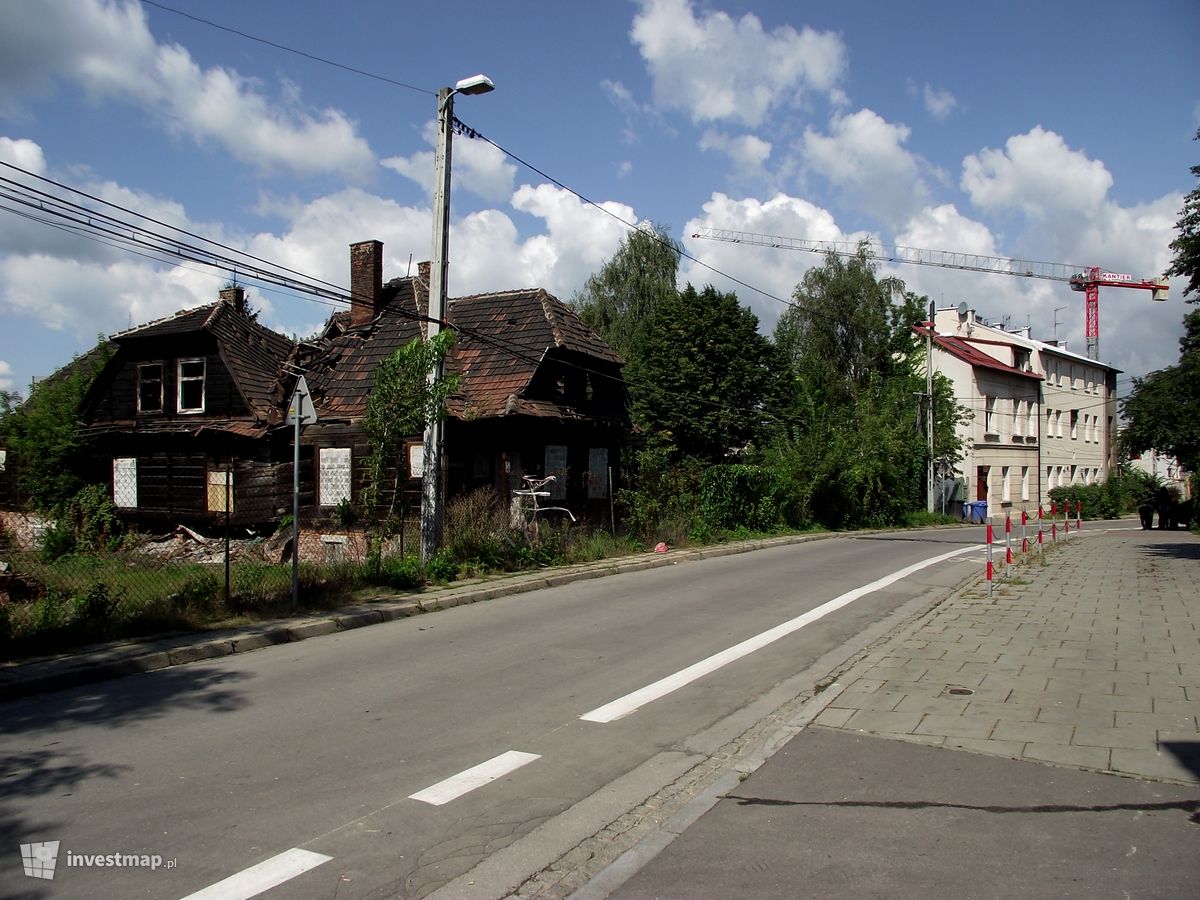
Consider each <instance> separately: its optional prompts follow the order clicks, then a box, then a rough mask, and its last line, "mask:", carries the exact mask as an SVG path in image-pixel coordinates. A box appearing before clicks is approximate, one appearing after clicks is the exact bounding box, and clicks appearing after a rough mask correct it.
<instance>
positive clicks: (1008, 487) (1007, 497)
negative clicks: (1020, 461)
mask: <svg viewBox="0 0 1200 900" xmlns="http://www.w3.org/2000/svg"><path fill="white" fill-rule="evenodd" d="M1000 473H1001V475H1002V476H1003V479H1004V482H1003V484H1004V488H1003V489H1004V502H1005V503H1008V502H1009V501H1011V500H1012V484H1011V480H1010V478H1009V471H1008V466H1004V467H1002V468H1001V469H1000Z"/></svg>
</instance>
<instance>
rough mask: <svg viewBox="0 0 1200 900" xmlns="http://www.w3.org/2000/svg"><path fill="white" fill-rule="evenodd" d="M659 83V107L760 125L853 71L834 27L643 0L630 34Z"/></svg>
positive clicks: (678, 1)
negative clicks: (768, 24)
mask: <svg viewBox="0 0 1200 900" xmlns="http://www.w3.org/2000/svg"><path fill="white" fill-rule="evenodd" d="M630 36H631V37H632V38H633V41H634V43H635V44H637V46H638V49H639V51H640V52H641V54H642V58H643V59H644V60H645V61H646V65H647V67H648V68H649V70H650V76H651V78H652V79H653V82H654V98H655V102H656V103H658V105H659V106H662V107H665V108H674V109H682V110H685V111H686V112H687V113H688V114H689V115H690V116H691V118H692V121H694V122H716V121H725V120H728V121H735V122H740V123H742V124H743V125H746V126H750V127H756V126H758V125H759V124H761V123H762V122H763V120H764V119H765V118H766V116H767V114H768V113H769V112H770V111H771V110H772V109H774V108H777V107H779V106H783V105H794V104H796V103H797V102H798V101H799V100H800V99H801V98H803V96H804V95H805V94H806V93H808V92H816V93H823V94H830V93H831V92H833V91H834V90H835V89H836V88H837V87H838V82H839V81H840V79H841V77H842V75H843V73H844V72H845V69H846V48H845V45H844V43H843V42H842V39H841V38H840V37H839V36H838V35H836V34H834V33H832V32H818V31H814V30H813V29H811V28H808V27H805V28H804V29H802V30H801V31H797V30H796V29H794V28H792V27H791V26H790V25H783V26H780V27H778V28H775V29H773V30H771V31H769V32H768V31H767V30H765V29H764V28H763V25H762V22H761V21H760V20H759V19H758V17H757V16H755V15H753V14H752V13H747V14H745V15H743V16H742V17H741V18H740V19H734V18H732V17H731V16H729V15H728V14H727V13H724V12H719V11H710V12H704V13H701V14H700V15H699V16H697V14H696V11H695V9H694V7H693V5H692V3H691V2H690V0H641V9H640V10H639V12H638V14H637V15H636V16H635V17H634V20H633V29H632V31H631V32H630Z"/></svg>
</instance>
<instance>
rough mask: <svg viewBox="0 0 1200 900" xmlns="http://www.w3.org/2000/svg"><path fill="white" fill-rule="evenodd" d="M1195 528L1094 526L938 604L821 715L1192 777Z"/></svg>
mask: <svg viewBox="0 0 1200 900" xmlns="http://www.w3.org/2000/svg"><path fill="white" fill-rule="evenodd" d="M1198 574H1200V538H1197V537H1196V536H1195V535H1192V534H1189V533H1187V532H1183V531H1142V530H1140V529H1134V528H1131V527H1128V526H1126V527H1115V528H1105V527H1103V525H1101V524H1097V525H1096V526H1095V527H1094V528H1093V529H1092V530H1091V531H1089V532H1085V533H1084V534H1081V535H1079V536H1076V537H1073V538H1072V539H1071V541H1070V542H1068V543H1059V544H1057V545H1055V546H1053V547H1051V548H1050V549H1049V550H1048V551H1047V552H1046V554H1045V557H1044V559H1039V558H1038V557H1037V556H1036V555H1035V556H1032V557H1030V559H1029V561H1028V562H1027V563H1026V564H1023V565H1019V566H1017V567H1016V568H1014V569H1013V573H1012V576H1011V577H1009V578H999V579H998V580H996V581H994V582H993V592H992V596H991V597H990V598H989V597H988V595H987V590H986V585H985V584H979V585H976V586H974V587H973V588H971V589H969V590H967V591H964V592H962V593H960V594H958V595H956V596H954V597H952V598H951V599H949V600H948V601H946V602H945V603H943V604H941V605H939V606H938V607H936V608H935V609H933V610H931V611H930V612H928V613H927V614H926V615H924V616H922V617H921V618H919V619H918V620H917V621H916V622H914V623H912V624H911V625H910V626H909V627H908V628H906V629H903V630H902V631H901V632H899V633H897V634H895V635H893V636H892V638H891V639H889V640H887V641H886V642H883V643H882V644H880V645H879V646H877V647H876V648H875V649H874V650H873V651H872V652H871V653H870V654H869V655H868V656H867V657H866V658H864V659H863V660H861V661H860V663H859V664H858V665H857V666H855V667H854V669H852V670H851V671H849V672H847V673H846V674H845V675H844V676H843V677H841V678H839V679H838V681H837V683H836V685H834V686H833V688H832V689H831V690H832V691H833V692H834V693H831V694H830V701H829V705H828V706H827V707H826V708H825V710H824V711H823V712H822V713H821V714H820V715H819V716H818V717H817V718H816V720H815V724H816V725H823V726H827V727H830V728H837V729H842V730H847V731H854V732H862V733H869V734H877V735H883V736H886V737H892V738H897V739H900V740H905V741H911V742H916V743H922V744H928V745H932V746H938V747H948V748H954V749H963V750H972V751H975V752H979V753H990V754H993V755H997V756H1005V757H1010V758H1014V759H1026V760H1037V761H1039V762H1044V763H1053V764H1061V765H1070V766H1078V767H1080V768H1085V769H1094V770H1097V771H1111V772H1121V773H1126V774H1130V775H1137V776H1142V777H1146V778H1155V779H1166V780H1172V781H1178V782H1181V783H1200V727H1198V726H1197V723H1198V722H1200V590H1198V589H1197V584H1196V580H1197V575H1198Z"/></svg>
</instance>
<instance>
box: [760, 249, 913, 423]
mask: <svg viewBox="0 0 1200 900" xmlns="http://www.w3.org/2000/svg"><path fill="white" fill-rule="evenodd" d="M792 300H793V305H792V306H790V307H789V308H788V309H787V310H786V311H785V312H784V313H783V315H782V316H780V319H779V322H778V324H777V325H776V328H775V343H776V345H777V346H778V347H779V348H780V349H781V350H782V351H783V352H784V354H785V355H786V356H787V357H788V359H789V360H790V361H791V363H792V368H793V370H794V371H795V373H796V375H797V376H798V377H799V378H800V379H802V380H803V381H804V382H805V385H806V387H807V389H808V390H810V391H812V392H813V393H815V394H817V395H820V396H821V397H823V398H825V399H826V400H828V401H837V402H842V401H849V400H853V399H854V398H856V397H857V396H858V395H859V394H860V393H861V392H862V391H863V390H864V389H865V388H866V387H867V386H868V385H869V384H870V383H871V382H872V381H873V380H875V379H877V378H878V377H879V376H880V375H881V374H882V373H883V372H884V371H885V370H886V369H887V368H888V366H889V364H890V362H891V360H892V358H893V355H894V353H895V352H896V351H902V350H903V349H904V347H903V346H897V341H898V340H908V339H909V338H908V335H909V334H910V333H909V331H908V326H909V325H911V324H912V322H913V321H919V320H920V319H922V318H923V316H921V315H920V313H919V312H916V311H914V310H912V309H908V308H907V306H909V305H911V304H913V303H915V302H916V301H915V300H914V299H910V298H909V297H907V296H906V295H905V292H904V282H903V281H901V280H900V279H899V278H891V277H889V278H882V279H881V278H877V277H876V266H875V263H874V262H873V261H872V260H871V258H870V256H869V255H868V251H867V248H866V246H865V245H863V246H861V247H859V250H858V253H857V254H856V255H855V256H852V257H848V258H847V257H842V256H839V255H837V254H836V253H830V254H828V255H827V256H826V257H825V263H824V265H822V266H818V267H816V268H813V269H809V270H808V271H807V272H806V273H805V274H804V279H803V280H802V281H801V282H800V284H798V285H797V286H796V290H795V291H794V292H793V294H792ZM898 300H899V301H901V305H899V306H897V303H896V301H898ZM906 315H907V316H909V317H910V318H909V320H908V321H904V319H905V316H906ZM914 316H915V318H913V317H914ZM900 323H903V324H902V327H901V328H899V329H898V328H897V325H898V324H900Z"/></svg>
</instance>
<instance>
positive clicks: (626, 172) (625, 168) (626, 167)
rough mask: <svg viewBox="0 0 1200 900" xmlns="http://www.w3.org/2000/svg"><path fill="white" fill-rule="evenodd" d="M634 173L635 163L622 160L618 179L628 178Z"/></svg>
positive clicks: (618, 169) (618, 167) (618, 168)
mask: <svg viewBox="0 0 1200 900" xmlns="http://www.w3.org/2000/svg"><path fill="white" fill-rule="evenodd" d="M632 173H633V161H632V160H629V159H623V160H621V163H620V165H618V166H617V177H618V178H628V177H629V176H630V175H631V174H632Z"/></svg>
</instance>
